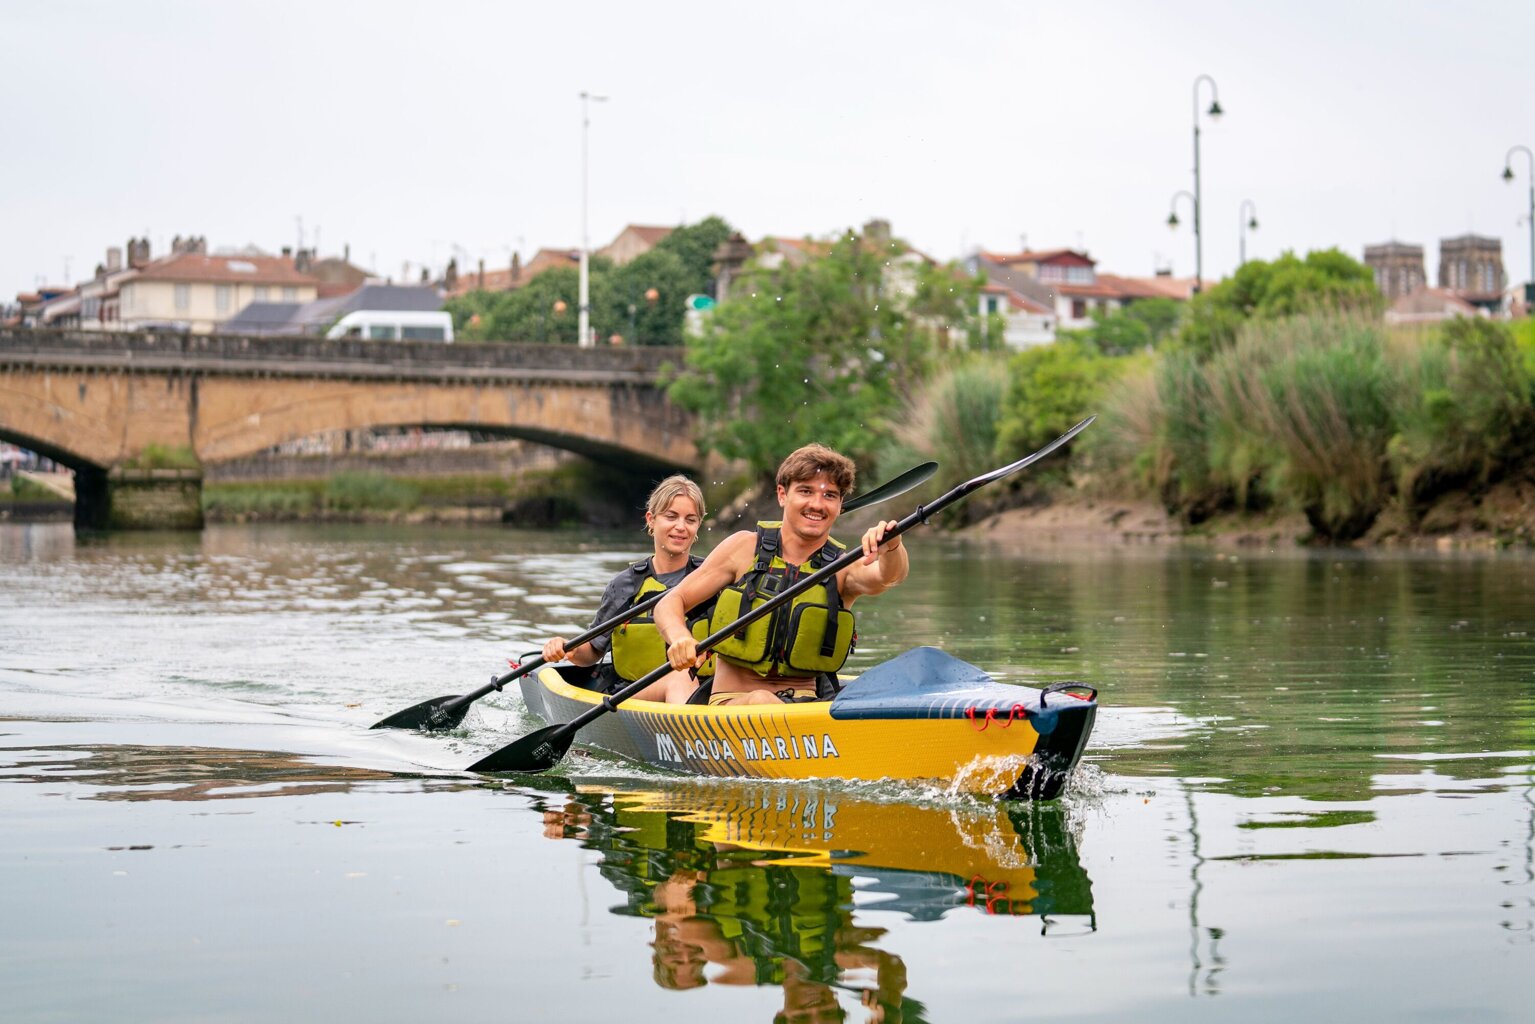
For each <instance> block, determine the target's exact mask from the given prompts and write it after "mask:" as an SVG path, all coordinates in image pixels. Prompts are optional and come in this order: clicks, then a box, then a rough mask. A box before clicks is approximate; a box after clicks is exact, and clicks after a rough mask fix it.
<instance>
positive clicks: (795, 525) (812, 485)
mask: <svg viewBox="0 0 1535 1024" xmlns="http://www.w3.org/2000/svg"><path fill="white" fill-rule="evenodd" d="M778 504H779V505H781V506H783V525H784V529H785V530H788V531H789V532H791V533H793V534H794V535H795V536H797V537H800V538H802V539H803V540H806V541H812V542H814V543H815V544H816V545H817V546H819V545H820V543H821V542H822V541H824V540H825V539H826V538H827V536H828V535H829V534H830V533H831V528H832V524H833V523H835V522H836V521H837V516H838V515H840V514H841V512H842V492H841V491H839V490H838V489H837V485H836V484H835V483H833V482H832V479H831V477H830V476H829V475H828V474H826V473H817V474H816V475H815V476H813V477H810V478H809V479H806V480H796V481H794V482H793V483H791V484H789V485H788V486H787V487H785V486H783V485H782V484H780V485H779V487H778Z"/></svg>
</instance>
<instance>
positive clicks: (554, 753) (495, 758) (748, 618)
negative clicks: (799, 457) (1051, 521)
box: [468, 416, 1097, 772]
mask: <svg viewBox="0 0 1535 1024" xmlns="http://www.w3.org/2000/svg"><path fill="white" fill-rule="evenodd" d="M1096 418H1097V417H1094V416H1089V417H1088V418H1087V419H1085V420H1083V421H1082V422H1081V423H1078V424H1077V425H1076V426H1074V427H1072V428H1071V429H1070V430H1068V431H1066V433H1064V434H1062V435H1061V436H1060V437H1058V438H1056V439H1055V440H1054V441H1051V442H1050V443H1049V444H1047V445H1045V446H1044V447H1043V448H1041V449H1039V451H1037V452H1035V453H1033V454H1032V455H1026V456H1024V457H1023V458H1021V459H1019V460H1018V461H1017V462H1013V463H1010V464H1008V465H1006V466H1002V467H1001V468H999V469H994V470H992V471H991V472H989V473H984V474H982V475H981V476H978V477H974V478H972V479H970V480H966V481H965V482H964V483H962V484H960V485H959V486H957V487H955V488H954V489H953V490H951V491H949V492H948V493H947V494H945V495H943V497H941V498H939V499H937V500H936V501H934V502H932V503H931V504H928V505H918V506H917V510H916V511H915V512H913V513H911V514H910V515H909V516H907V517H906V518H905V519H902V520H900V521H899V522H898V523H896V526H895V529H893V530H890V531H889V532H887V533H886V534H885V537H884V540H889V539H890V538H891V537H899V536H900V535H901V534H903V533H905V532H906V531H907V530H909V529H911V528H912V527H913V526H916V525H917V524H918V523H925V522H927V521H928V519H930V518H931V517H932V516H933V515H934V514H935V513H937V512H939V511H941V510H943V509H944V508H947V507H948V506H949V505H951V504H953V503H954V502H956V501H958V500H959V499H960V498H963V497H964V496H965V495H967V494H969V493H970V492H971V491H974V490H976V489H977V488H979V487H984V486H985V485H986V484H989V483H991V482H992V481H994V480H1000V479H1002V478H1003V477H1005V476H1007V475H1009V474H1011V473H1016V472H1017V471H1018V470H1020V469H1022V468H1024V467H1025V466H1027V465H1029V464H1030V463H1032V462H1037V461H1038V460H1040V459H1042V458H1044V457H1045V456H1046V455H1049V454H1050V453H1051V452H1053V451H1055V450H1056V449H1057V448H1060V447H1061V446H1062V445H1064V444H1065V443H1066V442H1068V441H1070V440H1071V439H1072V438H1073V437H1076V436H1077V435H1078V434H1080V433H1081V432H1082V431H1083V430H1085V429H1087V425H1088V424H1090V423H1092V422H1093V420H1094V419H1096ZM883 542H884V541H881V543H883ZM863 557H864V553H863V548H862V547H857V548H852V549H850V550H848V551H846V552H844V553H843V554H842V555H841V556H839V557H838V558H837V559H836V561H834V562H832V563H831V564H830V565H826V566H824V567H822V568H820V569H817V570H816V571H815V572H813V573H811V574H810V575H808V576H805V577H802V578H801V579H800V580H799V581H797V582H796V583H794V584H792V585H791V586H788V587H786V588H784V589H783V590H781V591H779V592H778V593H777V594H776V595H774V597H772V598H771V599H770V600H768V601H765V602H763V603H762V604H760V605H758V606H757V607H755V608H753V609H752V610H751V611H749V612H747V613H746V614H745V615H743V616H741V617H740V618H739V619H737V620H736V621H734V622H732V623H730V624H729V625H727V626H724V627H723V628H721V629H720V630H718V631H717V632H715V633H712V634H710V635H709V636H708V637H706V638H704V639H703V640H701V641H699V644H698V652H699V653H700V654H702V653H703V652H704V651H707V650H709V649H710V648H712V647H713V646H714V645H715V644H717V643H719V642H720V641H722V640H724V639H726V638H727V637H729V636H731V635H732V634H733V633H735V632H737V631H738V630H740V629H741V628H742V627H743V626H746V625H748V624H749V623H752V622H755V621H757V620H758V619H760V618H762V617H763V616H765V615H768V614H769V613H771V612H772V611H773V609H775V608H778V607H780V606H782V605H783V604H785V603H787V602H789V601H792V600H793V599H794V598H795V596H796V595H798V594H801V593H803V592H804V591H806V590H808V589H810V588H811V587H813V586H815V585H816V584H818V583H820V582H821V581H822V580H825V579H826V578H827V577H829V576H835V575H836V574H837V573H839V572H841V571H842V570H843V569H846V568H847V567H848V566H850V565H852V564H853V563H854V562H856V561H858V560H859V559H861V558H863ZM671 670H672V667H671V665H670V664H669V663H668V664H662V665H660V666H658V667H656V669H655V670H654V671H652V672H650V673H648V674H647V675H645V676H644V677H643V678H640V679H636V680H635V681H634V682H632V683H630V684H628V685H627V686H625V687H624V688H623V689H621V690H618V691H616V692H614V693H611V694H609V695H607V696H605V697H603V698H602V702H601V703H600V704H597V705H595V706H594V707H592V708H590V709H588V710H586V711H583V712H582V713H581V714H579V715H577V716H576V717H575V718H573V719H571V720H570V721H569V722H566V723H564V724H562V725H550V726H545V727H544V728H542V729H538V730H535V731H534V732H531V733H529V734H528V735H526V736H524V737H522V738H521V739H518V740H513V741H512V742H511V743H508V744H507V745H506V746H504V747H502V748H501V749H499V750H496V751H494V752H492V753H491V754H489V755H487V756H485V757H482V758H481V759H480V760H478V761H476V762H475V763H474V764H472V765H470V766H469V769H468V770H469V771H472V772H541V771H544V770H546V769H548V768H552V767H554V766H555V765H556V764H558V763H559V762H560V759H561V758H563V757H564V756H565V752H566V751H568V750H569V749H570V746H571V743H573V742H574V740H575V737H576V732H577V731H578V730H580V729H581V727H582V726H584V725H586V724H587V723H589V722H591V721H593V720H594V719H596V718H600V717H601V716H602V715H604V714H606V713H607V712H609V711H613V710H615V709H616V708H617V707H618V705H619V704H622V703H623V702H624V701H626V700H628V699H629V698H630V697H632V696H634V695H635V694H636V693H639V692H640V691H641V690H643V689H644V688H645V687H647V686H649V685H650V684H651V683H653V682H655V681H656V680H658V679H660V678H661V677H662V676H664V675H666V674H667V673H668V672H670V671H671Z"/></svg>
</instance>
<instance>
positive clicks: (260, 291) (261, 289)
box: [256, 284, 267, 302]
mask: <svg viewBox="0 0 1535 1024" xmlns="http://www.w3.org/2000/svg"><path fill="white" fill-rule="evenodd" d="M266 295H267V291H266V285H264V284H258V285H257V286H256V301H257V302H265V301H266Z"/></svg>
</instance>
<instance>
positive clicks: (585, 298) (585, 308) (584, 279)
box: [576, 92, 608, 348]
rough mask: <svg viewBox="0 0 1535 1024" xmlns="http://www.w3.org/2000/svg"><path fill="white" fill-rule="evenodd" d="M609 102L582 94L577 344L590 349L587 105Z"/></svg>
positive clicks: (589, 119)
mask: <svg viewBox="0 0 1535 1024" xmlns="http://www.w3.org/2000/svg"><path fill="white" fill-rule="evenodd" d="M607 100H608V98H607V97H606V96H594V95H592V94H591V93H589V92H583V93H582V94H581V283H580V286H579V291H578V292H577V295H576V310H577V316H576V332H577V333H576V344H577V345H579V346H581V347H582V348H590V347H591V345H592V331H591V322H592V304H591V297H590V294H589V289H590V280H589V269H588V267H587V258H586V249H587V238H586V134H587V132H586V130H587V128H589V127H590V126H591V123H592V121H591V118H590V117H588V116H587V105H588V104H590V103H606V102H607Z"/></svg>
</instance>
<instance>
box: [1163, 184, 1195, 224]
mask: <svg viewBox="0 0 1535 1024" xmlns="http://www.w3.org/2000/svg"><path fill="white" fill-rule="evenodd" d="M1180 199H1187V200H1188V201H1189V206H1190V207H1191V208H1192V209H1194V210H1198V209H1199V206H1198V205H1197V204H1198V200H1196V199H1195V198H1194V193H1192V192H1190V191H1189V190H1188V189H1186V188H1180V189H1179V190H1178V191H1176V192H1174V193H1173V198H1172V201H1171V202H1169V203H1168V204H1167V206H1168V210H1167V230H1169V231H1177V230H1178V225H1179V224H1181V223H1183V222H1182V221H1180V220H1179V219H1178V200H1180Z"/></svg>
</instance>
